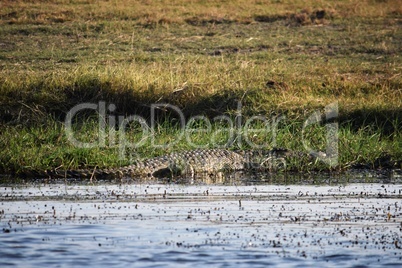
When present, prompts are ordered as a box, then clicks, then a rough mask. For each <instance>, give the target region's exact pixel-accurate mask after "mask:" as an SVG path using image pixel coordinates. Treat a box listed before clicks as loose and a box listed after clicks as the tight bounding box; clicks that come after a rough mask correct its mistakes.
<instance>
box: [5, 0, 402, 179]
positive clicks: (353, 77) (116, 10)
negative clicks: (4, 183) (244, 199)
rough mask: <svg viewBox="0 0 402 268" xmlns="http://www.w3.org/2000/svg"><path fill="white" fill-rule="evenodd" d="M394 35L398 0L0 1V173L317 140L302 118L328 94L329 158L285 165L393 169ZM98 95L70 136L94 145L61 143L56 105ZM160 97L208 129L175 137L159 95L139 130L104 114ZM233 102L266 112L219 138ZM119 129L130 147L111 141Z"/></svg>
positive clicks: (400, 32)
mask: <svg viewBox="0 0 402 268" xmlns="http://www.w3.org/2000/svg"><path fill="white" fill-rule="evenodd" d="M401 44H402V7H401V6H400V2H399V1H397V0H381V1H380V0H365V1H357V0H348V1H346V0H345V1H313V0H309V1H301V0H300V1H299V0H289V1H285V0H270V1H268V0H267V1H264V0H259V1H257V0H256V1H245V0H233V1H201V0H199V1H190V0H188V1H185V0H175V1H147V0H144V1H133V0H132V1H130V0H128V1H121V0H110V1H91V0H88V1H74V0H71V1H63V0H54V1H52V0H49V1H45V0H44V1H34V0H31V1H0V124H1V131H0V148H1V150H2V154H1V155H0V173H8V174H21V173H24V172H28V171H29V170H43V169H46V168H57V167H62V168H77V167H94V166H99V167H109V166H119V165H124V164H127V163H129V162H130V161H131V160H133V159H137V158H143V157H149V156H153V155H160V154H163V153H166V152H170V151H175V150H181V149H190V148H194V147H218V146H222V147H229V148H233V149H238V148H248V147H252V146H250V143H245V142H243V143H241V142H239V140H240V139H243V140H245V139H246V140H251V141H252V142H253V144H259V145H263V146H264V147H268V148H270V147H273V146H278V147H288V148H291V149H297V150H305V149H306V144H307V145H308V146H309V147H311V148H319V149H321V150H324V149H325V146H326V144H327V143H326V132H327V130H328V129H327V128H326V125H325V124H322V125H314V126H312V127H308V128H303V125H304V124H305V122H306V120H308V118H309V117H310V116H311V115H312V114H313V113H314V112H316V111H320V112H321V113H323V112H324V108H325V107H326V106H327V105H329V104H331V103H336V104H337V107H338V116H337V117H336V122H337V123H338V124H339V129H338V132H337V133H338V135H339V137H338V143H337V144H338V148H339V162H338V165H337V166H336V167H328V166H327V165H325V164H323V163H318V164H316V165H312V166H302V165H298V164H297V163H296V164H294V165H293V166H291V167H290V168H291V169H297V170H311V169H341V170H342V169H346V168H348V167H350V166H353V165H355V164H364V165H367V167H370V168H381V167H384V166H389V165H391V166H393V167H396V168H401V160H402V135H401V132H402V58H401V56H402V45H401ZM102 102H104V103H105V107H107V108H108V107H109V105H110V104H112V105H114V107H113V108H114V109H109V110H107V116H106V119H105V124H106V127H105V128H104V132H99V128H100V127H99V120H98V116H97V114H95V113H93V112H91V110H89V111H88V109H87V110H86V111H85V112H82V113H81V112H80V113H78V114H77V116H75V117H74V120H73V121H74V123H73V128H74V130H75V131H74V133H75V134H76V135H77V137H79V139H80V140H82V141H85V142H87V143H89V142H94V141H98V144H97V146H94V147H93V148H79V147H77V146H76V145H74V144H72V143H71V142H70V141H69V140H68V137H67V135H66V131H65V124H64V123H65V119H66V114H67V113H68V112H69V111H71V109H72V108H73V107H74V106H75V105H79V104H83V103H93V104H94V105H97V107H98V108H99V107H100V106H101V103H102ZM158 103H159V104H160V103H169V104H171V105H174V107H177V109H180V111H181V112H182V113H183V116H184V117H185V118H186V123H189V122H190V123H191V124H189V125H190V126H189V128H191V129H198V130H200V129H204V130H205V129H207V131H198V132H197V131H193V132H191V133H190V136H191V137H190V138H191V141H192V142H191V143H190V142H188V140H187V141H185V140H184V139H183V140H182V141H180V142H177V143H175V144H173V141H174V140H175V139H176V137H177V136H179V135H180V134H181V133H182V131H181V129H180V128H179V127H178V125H177V122H178V121H177V113H175V112H172V109H167V110H165V109H162V108H161V107H159V108H160V109H157V113H156V116H157V121H158V124H157V126H156V128H154V129H153V131H151V132H149V131H146V133H145V135H144V128H143V127H141V125H140V123H139V122H138V121H135V120H134V121H133V122H132V123H131V124H128V125H127V127H126V128H124V133H123V132H122V131H121V129H119V128H115V127H114V125H115V124H114V122H113V120H114V121H116V125H117V124H118V122H119V116H120V117H121V118H130V117H129V116H132V115H136V116H138V117H141V118H144V120H146V121H147V123H148V125H149V121H150V118H151V107H152V104H158ZM240 106H241V110H239V107H240ZM239 111H241V115H242V119H243V123H244V122H246V121H247V119H250V118H253V116H254V117H255V116H260V117H259V118H260V119H261V118H266V119H268V120H267V122H265V121H264V120H259V119H258V118H257V119H256V120H254V121H252V124H251V126H253V127H254V128H257V129H262V130H264V131H261V132H257V133H248V132H247V130H248V128H250V125H249V126H245V125H244V124H243V125H241V126H239V127H238V128H236V130H235V133H236V135H235V137H236V138H235V139H230V137H229V136H230V133H228V132H227V131H226V132H225V131H224V129H225V128H227V127H228V123H227V122H225V121H224V120H215V119H216V117H217V116H227V117H225V118H230V119H231V120H233V122H236V120H238V118H239ZM201 115H202V116H204V117H203V118H204V119H200V116H201ZM194 116H199V117H196V119H195V120H193V121H191V120H190V118H191V117H194ZM209 121H211V122H212V123H211V125H210V126H209V125H208V122H209ZM275 122H277V123H278V124H277V128H276V130H275V131H273V129H274V127H275ZM331 122H332V121H328V122H326V121H324V122H323V123H331ZM112 125H113V126H112ZM303 130H304V131H303ZM123 134H124V135H125V136H124V137H125V138H127V140H125V141H126V142H127V143H128V142H131V143H140V141H141V146H138V147H136V148H128V147H127V146H125V145H122V141H123V140H124V139H122V135H123ZM151 136H152V137H154V138H155V140H152V137H151ZM212 136H213V137H214V142H211V137H212ZM104 137H105V142H102V138H104ZM144 137H145V139H144V141H143V142H142V140H141V139H142V138H144ZM239 137H240V138H239ZM304 140H307V143H303V142H302V141H304ZM99 141H101V142H100V143H99ZM228 141H229V142H228ZM230 141H231V142H230ZM155 144H157V145H158V144H159V145H161V144H171V146H164V147H163V146H155Z"/></svg>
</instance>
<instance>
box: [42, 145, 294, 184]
mask: <svg viewBox="0 0 402 268" xmlns="http://www.w3.org/2000/svg"><path fill="white" fill-rule="evenodd" d="M294 154H295V153H294V152H292V151H289V150H287V149H272V150H268V151H263V150H238V151H231V150H227V149H197V150H190V151H182V152H174V153H170V154H167V155H162V156H158V157H155V158H150V159H145V160H142V161H137V162H135V163H133V164H132V165H128V166H123V167H118V168H112V169H77V170H60V169H57V170H47V171H46V175H47V176H49V177H51V178H56V177H59V178H60V177H67V178H68V177H70V178H93V177H96V178H122V177H171V176H175V175H183V174H186V175H191V176H194V174H199V173H206V174H214V173H218V172H227V171H237V170H255V169H269V170H271V169H275V168H277V167H278V166H280V165H284V163H285V161H284V159H285V157H287V156H291V155H294Z"/></svg>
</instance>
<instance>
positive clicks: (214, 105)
mask: <svg viewBox="0 0 402 268" xmlns="http://www.w3.org/2000/svg"><path fill="white" fill-rule="evenodd" d="M166 92H168V91H166ZM264 94H269V92H268V93H267V92H263V90H261V89H254V90H230V89H227V90H222V91H219V92H217V93H215V94H210V95H207V94H205V93H204V92H202V91H200V90H198V91H197V89H193V88H187V89H185V90H182V91H176V92H173V93H171V92H168V93H163V92H161V90H160V89H159V90H158V89H153V88H152V87H151V86H150V87H149V88H147V90H143V91H141V90H136V89H130V88H127V89H121V90H118V89H116V86H113V85H112V84H111V83H110V82H108V81H106V82H102V81H100V79H98V78H96V77H91V76H88V77H83V78H82V79H80V80H79V81H76V82H75V83H72V84H70V85H67V86H65V87H64V88H57V89H56V88H52V86H51V85H50V84H45V83H43V82H38V83H32V84H31V85H30V86H29V88H27V89H25V90H20V91H18V90H12V91H8V92H6V93H5V94H3V96H1V98H0V103H2V105H1V107H0V122H1V124H7V125H24V126H28V125H31V126H35V125H36V124H40V123H43V122H46V120H48V119H49V118H53V119H56V120H57V121H64V120H65V116H66V114H67V113H68V111H70V109H71V108H73V107H74V106H75V105H78V104H83V103H94V104H99V102H101V101H103V102H105V105H106V107H107V108H108V107H109V106H108V105H109V104H114V106H115V110H113V111H112V112H110V111H108V110H107V111H106V113H107V115H114V116H119V115H121V116H130V115H137V116H141V117H142V118H144V119H146V120H147V121H149V120H151V110H152V105H154V104H157V105H158V107H157V109H154V111H155V113H154V118H153V119H154V120H156V121H160V122H162V121H167V120H172V119H179V114H178V112H177V111H174V109H171V108H169V107H164V106H163V105H162V104H170V105H172V106H175V107H177V108H178V109H180V111H181V112H182V113H183V115H184V117H185V118H186V119H188V118H189V117H191V116H195V115H203V116H206V117H208V118H210V119H212V118H214V117H216V116H221V115H229V116H231V117H235V116H236V112H237V111H238V109H239V105H241V109H242V110H241V113H242V116H244V117H245V118H247V117H251V116H255V115H262V116H265V117H271V116H273V115H280V114H284V115H286V116H287V119H288V120H298V121H303V120H306V119H307V118H305V115H306V114H307V115H308V114H310V113H312V112H314V107H311V108H308V109H310V110H308V111H306V110H305V109H304V108H294V107H291V108H289V109H283V108H281V109H279V108H278V107H276V106H275V103H271V104H266V103H264V104H263V103H262V102H264V101H265V100H264V99H263V98H264ZM271 99H272V97H271ZM267 107H268V109H269V110H266V109H267ZM96 112H97V111H95V110H90V109H87V110H84V111H82V112H80V113H78V114H77V116H76V118H75V120H76V121H77V122H80V121H85V118H86V117H88V116H93V115H94V114H96ZM288 114H289V115H290V116H288ZM401 118H402V109H401V108H400V107H396V108H395V109H392V108H389V109H364V110H352V111H342V107H340V113H339V117H338V122H339V123H340V124H341V125H342V124H348V125H349V127H351V129H352V130H356V131H358V130H359V129H360V128H362V127H364V126H371V127H374V128H376V129H378V130H379V131H380V132H381V133H382V134H383V135H391V134H393V133H401V131H402V127H401V122H400V120H401Z"/></svg>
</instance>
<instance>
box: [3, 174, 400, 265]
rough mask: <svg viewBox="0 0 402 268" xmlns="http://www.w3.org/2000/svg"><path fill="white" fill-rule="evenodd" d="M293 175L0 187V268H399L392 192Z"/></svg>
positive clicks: (393, 188) (396, 198) (396, 203)
mask: <svg viewBox="0 0 402 268" xmlns="http://www.w3.org/2000/svg"><path fill="white" fill-rule="evenodd" d="M271 178H272V179H273V177H271ZM301 178H302V179H301ZM301 178H299V181H298V183H299V184H298V185H294V184H290V183H287V181H286V180H285V181H283V180H282V179H284V177H280V176H279V177H278V178H275V180H278V181H277V182H278V183H275V184H267V183H266V182H265V184H264V183H262V181H263V180H264V179H262V178H260V180H259V181H258V180H256V181H253V179H251V178H248V179H242V178H241V177H238V178H234V177H233V178H224V179H223V180H222V179H221V178H219V179H221V180H218V178H213V179H211V181H210V182H212V183H214V184H207V181H205V180H204V179H203V180H202V181H200V178H198V179H197V178H196V179H193V180H189V181H187V182H188V183H192V184H179V183H178V182H180V181H175V182H171V183H166V182H164V183H163V184H162V183H156V182H152V183H150V182H149V181H148V182H142V183H140V182H131V181H127V182H126V183H119V184H116V183H114V182H92V183H89V182H81V183H75V182H72V181H69V182H67V183H55V184H46V183H43V182H42V183H39V182H36V183H34V184H32V183H27V184H19V185H16V184H13V185H10V184H3V186H2V188H1V191H0V228H1V230H2V233H1V234H0V256H1V258H0V266H1V267H5V266H9V265H19V266H24V267H29V266H63V265H68V266H73V265H74V266H88V265H89V264H90V265H91V266H110V265H113V266H127V265H130V266H140V267H144V266H174V267H176V266H189V265H194V266H206V265H213V266H236V267H237V266H239V267H249V266H250V265H253V266H264V267H266V266H268V265H275V266H279V265H280V266H287V267H292V266H294V267H296V266H297V267H300V266H305V267H311V266H328V265H330V266H335V265H336V266H342V267H344V266H345V267H351V266H359V265H361V266H367V265H370V266H376V265H377V266H378V267H383V266H387V265H396V264H401V263H402V239H401V234H402V225H401V222H402V211H401V209H402V201H401V200H402V199H401V197H402V193H401V192H402V185H401V184H396V183H394V182H393V183H392V184H387V183H384V181H383V178H382V177H376V178H375V180H377V181H379V180H382V182H381V183H371V182H370V183H358V184H356V183H352V184H348V183H346V182H344V183H341V184H339V183H338V184H336V183H335V180H333V178H334V176H332V177H331V180H329V177H327V178H325V179H323V177H321V178H320V179H318V178H315V179H313V182H314V183H315V184H314V185H305V184H306V183H307V182H308V181H311V178H308V179H306V177H305V176H303V177H301ZM344 179H345V180H346V178H344ZM352 179H353V178H352ZM357 179H361V178H355V179H354V180H357ZM392 179H394V180H395V178H392ZM281 180H282V181H281ZM303 180H304V181H303ZM348 180H349V181H350V180H351V179H350V178H349V179H348ZM364 180H366V181H367V179H366V178H365V179H364ZM338 181H339V180H338ZM352 181H353V180H352ZM182 182H183V181H182ZM208 183H209V182H208Z"/></svg>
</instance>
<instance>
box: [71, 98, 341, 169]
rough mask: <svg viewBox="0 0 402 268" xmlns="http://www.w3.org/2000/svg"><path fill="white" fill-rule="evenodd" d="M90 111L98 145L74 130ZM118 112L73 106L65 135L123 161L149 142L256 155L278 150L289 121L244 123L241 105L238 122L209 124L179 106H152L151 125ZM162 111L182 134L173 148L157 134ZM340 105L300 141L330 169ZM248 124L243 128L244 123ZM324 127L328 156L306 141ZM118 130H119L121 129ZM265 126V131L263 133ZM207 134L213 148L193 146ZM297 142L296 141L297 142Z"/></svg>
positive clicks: (225, 119) (101, 105) (102, 105)
mask: <svg viewBox="0 0 402 268" xmlns="http://www.w3.org/2000/svg"><path fill="white" fill-rule="evenodd" d="M86 110H92V111H95V112H96V114H97V116H98V129H97V131H98V135H97V139H96V140H94V141H91V142H88V141H81V140H79V139H78V138H77V133H76V131H75V130H74V129H73V121H74V117H75V116H76V115H77V114H78V113H79V112H83V111H86ZM115 110H116V106H115V105H114V104H109V105H106V102H104V101H100V102H98V103H97V104H96V103H82V104H78V105H76V106H74V107H73V108H72V109H71V110H70V111H69V112H68V113H67V115H66V118H65V124H64V125H65V133H66V136H67V139H68V141H69V142H70V143H71V144H73V145H74V146H76V147H78V148H95V147H100V148H102V147H106V146H109V147H111V146H117V147H118V149H119V158H120V159H121V160H124V159H125V157H126V150H127V149H136V148H139V147H141V146H145V145H146V144H147V141H150V143H148V144H147V146H151V147H154V148H169V147H171V146H174V145H175V144H177V143H178V142H181V141H183V140H184V142H186V143H187V144H188V145H190V147H193V148H206V147H208V146H210V147H211V146H212V147H214V148H226V147H231V146H233V145H236V146H238V147H239V148H241V147H243V145H246V146H247V147H249V148H251V149H266V148H273V147H276V146H277V134H278V131H279V124H280V123H282V124H284V121H285V119H286V117H285V116H283V115H282V116H275V117H272V118H267V117H264V116H261V115H256V116H252V117H249V118H247V119H246V120H244V118H243V116H242V105H241V102H238V105H237V110H236V113H235V115H236V116H235V118H232V117H229V116H226V115H220V116H216V117H214V118H212V119H211V118H208V117H206V116H203V115H197V116H193V117H191V118H189V119H188V120H187V122H186V119H185V116H184V114H183V112H182V111H181V110H180V108H178V107H177V106H174V105H171V104H162V103H158V104H152V105H151V106H150V112H151V113H150V119H149V120H148V121H147V120H146V119H145V118H144V117H141V116H139V115H130V116H122V115H119V116H116V115H114V114H113V113H114V112H115ZM158 110H164V111H169V112H170V113H175V114H176V115H177V116H176V118H178V121H179V125H180V131H179V132H178V135H177V136H175V139H174V140H171V141H169V142H168V143H158V140H157V135H158V134H157V133H158V128H159V127H160V126H159V125H158V124H157V120H156V112H157V111H158ZM337 117H338V102H333V103H331V104H329V105H327V106H326V107H325V109H324V113H322V112H320V111H315V112H314V113H312V114H311V115H310V116H309V117H308V118H307V119H306V120H305V121H304V123H303V129H302V131H301V135H300V136H299V137H300V139H301V142H302V144H303V146H304V149H305V151H306V152H308V153H309V154H311V155H313V156H315V157H316V158H317V159H318V160H320V161H322V162H324V163H326V164H328V165H329V166H330V167H335V166H337V165H338V123H337V122H336V118H337ZM243 121H244V123H243ZM256 122H258V123H259V126H260V127H259V128H256V127H255V123H256ZM323 122H329V123H326V124H325V128H326V150H325V152H323V151H319V150H318V149H314V148H311V146H310V145H309V140H308V137H307V135H306V130H307V129H308V128H309V127H311V126H314V125H321V124H322V123H323ZM197 123H198V125H202V126H203V127H202V128H201V127H193V126H194V125H197ZM214 123H219V125H220V126H221V127H219V128H217V129H213V124H214ZM130 124H136V125H137V126H138V127H139V128H138V129H141V130H140V132H141V133H140V135H139V136H140V138H139V139H137V140H136V141H135V142H134V141H132V140H131V139H130V138H129V136H128V134H127V133H126V130H127V128H128V126H129V125H130ZM116 126H118V129H116ZM261 126H262V127H261ZM194 133H205V135H208V137H209V142H208V143H207V144H199V143H195V142H194V141H193V140H192V134H194ZM222 133H225V134H226V137H227V140H226V143H225V144H221V142H219V141H218V137H219V135H220V134H222ZM253 133H254V134H255V135H257V134H258V133H262V134H264V133H267V134H269V135H270V141H269V142H263V143H255V142H253V141H252V139H250V135H252V134H253ZM295 138H297V137H295Z"/></svg>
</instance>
